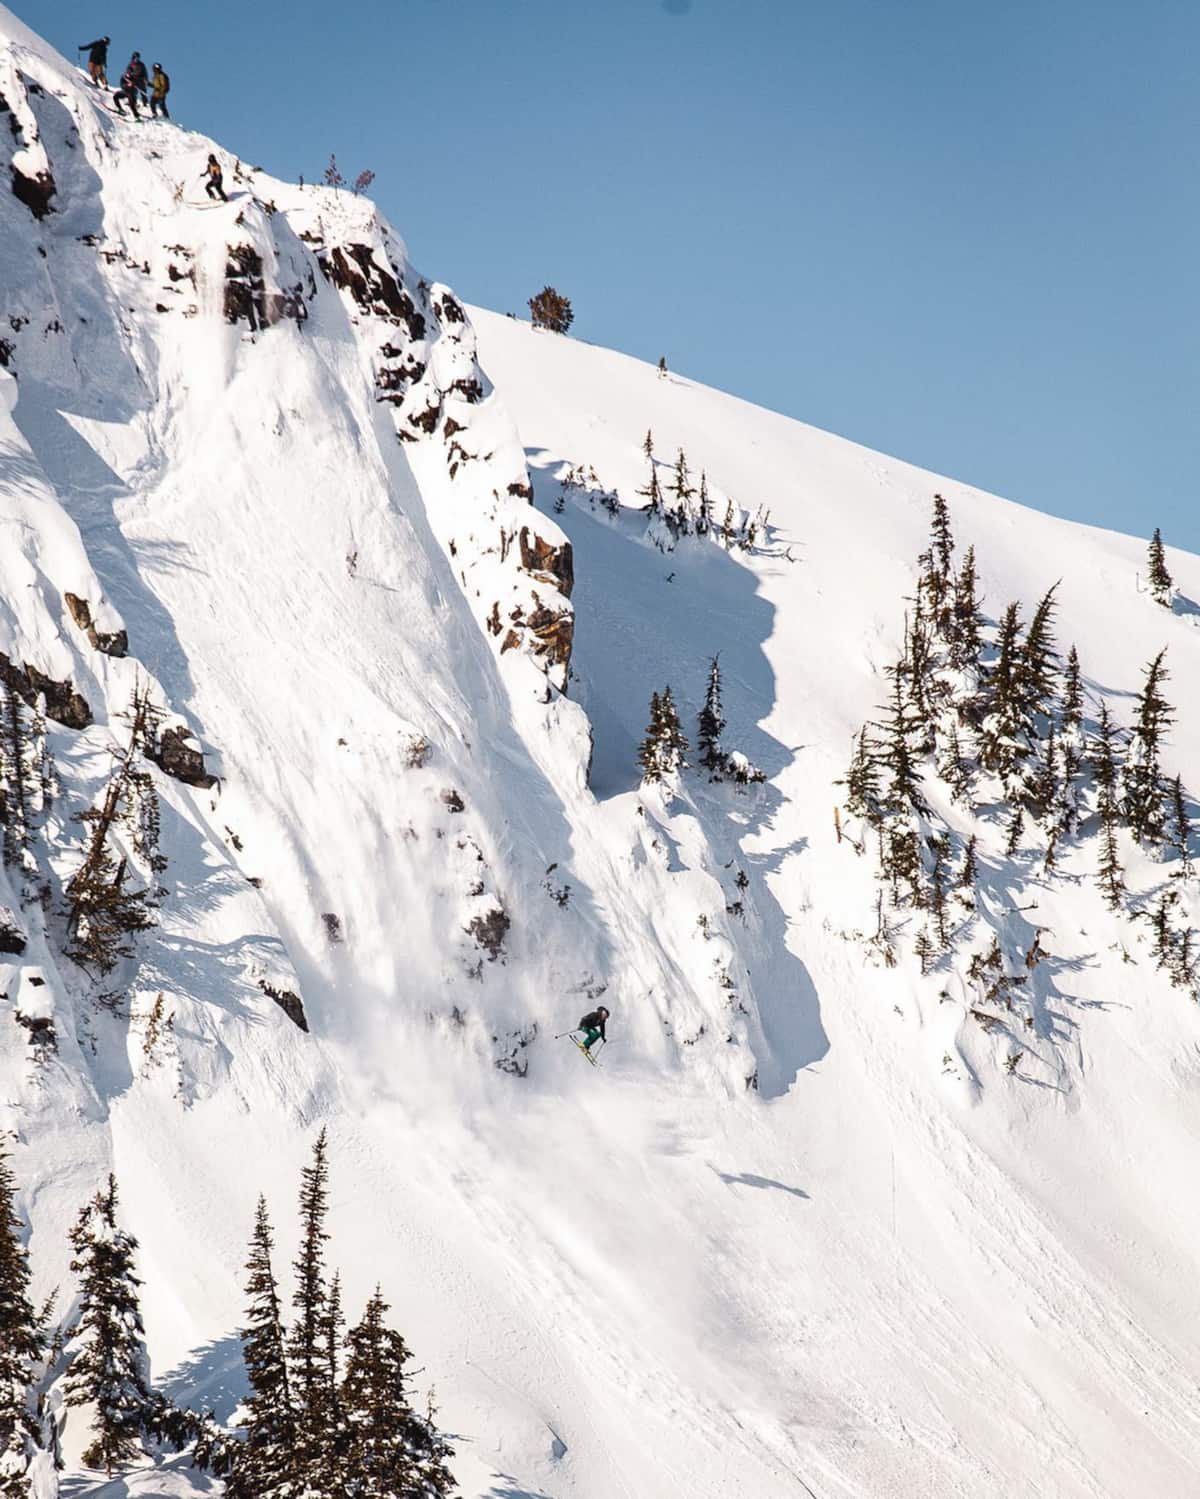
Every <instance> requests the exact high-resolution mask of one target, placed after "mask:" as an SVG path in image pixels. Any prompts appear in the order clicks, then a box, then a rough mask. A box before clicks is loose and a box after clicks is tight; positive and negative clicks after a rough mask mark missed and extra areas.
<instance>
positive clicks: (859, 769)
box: [843, 726, 883, 827]
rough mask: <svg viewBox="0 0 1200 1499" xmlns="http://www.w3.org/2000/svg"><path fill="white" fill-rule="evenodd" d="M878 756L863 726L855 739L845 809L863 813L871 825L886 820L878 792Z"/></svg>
mask: <svg viewBox="0 0 1200 1499" xmlns="http://www.w3.org/2000/svg"><path fill="white" fill-rule="evenodd" d="M879 779H880V772H879V759H878V754H877V746H876V745H875V743H874V741H873V740H871V739H868V737H867V730H866V727H865V726H864V727H863V728H862V729H860V730H859V733H858V737H857V739H856V740H855V741H854V754H853V756H852V758H851V761H850V768H849V770H847V772H846V777H845V780H844V782H843V784H844V785H845V787H846V809H847V811H849V812H851V813H853V815H854V816H855V817H861V818H862V819H863V820H864V821H865V822H866V823H868V824H869V826H871V827H880V826H881V825H882V823H883V808H882V805H881V802H880V795H879Z"/></svg>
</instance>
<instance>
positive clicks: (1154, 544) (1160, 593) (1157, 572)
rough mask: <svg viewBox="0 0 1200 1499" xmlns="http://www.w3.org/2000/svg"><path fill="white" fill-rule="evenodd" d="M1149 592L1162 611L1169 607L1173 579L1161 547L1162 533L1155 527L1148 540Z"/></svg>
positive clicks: (1173, 583)
mask: <svg viewBox="0 0 1200 1499" xmlns="http://www.w3.org/2000/svg"><path fill="white" fill-rule="evenodd" d="M1149 562H1150V592H1151V594H1152V595H1153V597H1154V601H1155V603H1157V604H1161V605H1162V606H1163V608H1164V609H1169V608H1170V607H1171V594H1172V592H1173V590H1174V587H1175V582H1174V579H1173V578H1172V577H1171V574H1170V573H1169V572H1168V571H1167V554H1166V550H1165V549H1164V547H1163V539H1162V532H1161V531H1160V530H1159V528H1158V527H1157V526H1155V528H1154V535H1153V536H1152V537H1151V538H1150V554H1149Z"/></svg>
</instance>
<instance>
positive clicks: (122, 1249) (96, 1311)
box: [66, 1175, 153, 1474]
mask: <svg viewBox="0 0 1200 1499" xmlns="http://www.w3.org/2000/svg"><path fill="white" fill-rule="evenodd" d="M71 1247H72V1249H73V1250H74V1251H75V1253H74V1258H73V1259H72V1260H71V1269H72V1270H73V1271H75V1272H76V1274H77V1275H78V1276H79V1291H80V1299H79V1315H78V1318H77V1320H76V1322H75V1324H74V1326H73V1328H72V1330H71V1333H70V1337H69V1339H68V1343H67V1355H68V1359H69V1367H68V1373H67V1385H66V1390H67V1400H68V1403H69V1404H71V1405H74V1406H87V1407H89V1408H90V1409H91V1412H92V1432H93V1440H92V1442H91V1444H90V1445H89V1447H88V1448H87V1450H86V1451H85V1452H84V1454H83V1461H84V1462H85V1463H86V1464H87V1465H88V1467H91V1468H102V1469H103V1470H104V1471H105V1472H106V1473H109V1474H112V1473H114V1472H115V1471H116V1470H117V1469H118V1468H121V1467H124V1466H126V1465H127V1464H128V1463H130V1462H132V1461H134V1460H135V1459H136V1458H137V1456H138V1455H139V1453H140V1452H141V1442H140V1437H141V1435H142V1432H143V1430H144V1429H145V1426H146V1422H147V1419H148V1415H149V1413H150V1411H151V1409H152V1406H153V1395H152V1393H151V1388H150V1369H149V1360H148V1358H147V1355H146V1345H145V1341H144V1338H145V1332H144V1329H143V1327H142V1313H141V1307H140V1303H139V1297H138V1287H139V1286H140V1285H141V1281H140V1280H138V1278H137V1276H136V1275H135V1274H134V1268H133V1267H134V1256H135V1254H136V1252H137V1240H136V1239H135V1238H134V1237H133V1236H132V1235H131V1234H129V1233H127V1232H126V1231H125V1230H124V1229H122V1228H120V1227H119V1226H118V1224H117V1180H116V1177H115V1176H112V1175H110V1176H109V1178H108V1186H107V1188H106V1189H105V1190H104V1191H102V1192H98V1193H97V1194H96V1196H95V1197H94V1198H93V1199H92V1201H91V1202H89V1203H88V1204H87V1205H86V1206H85V1207H84V1208H83V1210H82V1211H81V1212H80V1214H79V1217H78V1219H77V1220H76V1223H75V1226H74V1228H72V1230H71Z"/></svg>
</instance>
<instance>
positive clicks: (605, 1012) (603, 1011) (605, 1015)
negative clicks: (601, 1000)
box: [596, 1005, 608, 1020]
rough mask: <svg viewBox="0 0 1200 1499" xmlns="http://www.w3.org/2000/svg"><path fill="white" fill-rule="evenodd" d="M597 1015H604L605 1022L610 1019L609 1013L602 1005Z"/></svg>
mask: <svg viewBox="0 0 1200 1499" xmlns="http://www.w3.org/2000/svg"><path fill="white" fill-rule="evenodd" d="M596 1014H597V1015H603V1016H604V1018H605V1020H607V1019H608V1011H607V1010H606V1009H605V1008H604V1006H603V1005H601V1006H600V1008H599V1009H598V1010H597V1011H596Z"/></svg>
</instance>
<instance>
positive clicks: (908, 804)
mask: <svg viewBox="0 0 1200 1499" xmlns="http://www.w3.org/2000/svg"><path fill="white" fill-rule="evenodd" d="M890 675H891V678H892V701H891V704H890V711H889V713H888V716H887V718H886V719H885V720H884V721H883V722H882V723H880V724H878V725H877V727H878V728H879V729H881V730H882V733H883V739H882V741H881V754H880V764H881V765H882V766H883V767H884V768H885V769H886V771H887V773H888V780H889V786H888V791H887V796H886V798H885V801H884V809H885V811H887V812H889V813H893V814H904V813H908V812H923V811H924V810H925V801H924V798H923V796H922V795H921V773H920V771H919V769H918V768H917V754H918V750H917V748H916V746H917V745H918V744H919V742H920V740H921V738H922V736H923V734H924V727H925V726H924V723H923V722H922V720H921V718H920V716H919V715H918V714H917V713H916V712H915V711H914V709H913V707H912V705H911V704H910V703H909V701H908V700H907V698H906V697H905V693H904V676H903V672H902V671H901V670H900V669H899V668H897V667H893V668H891V672H890Z"/></svg>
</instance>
